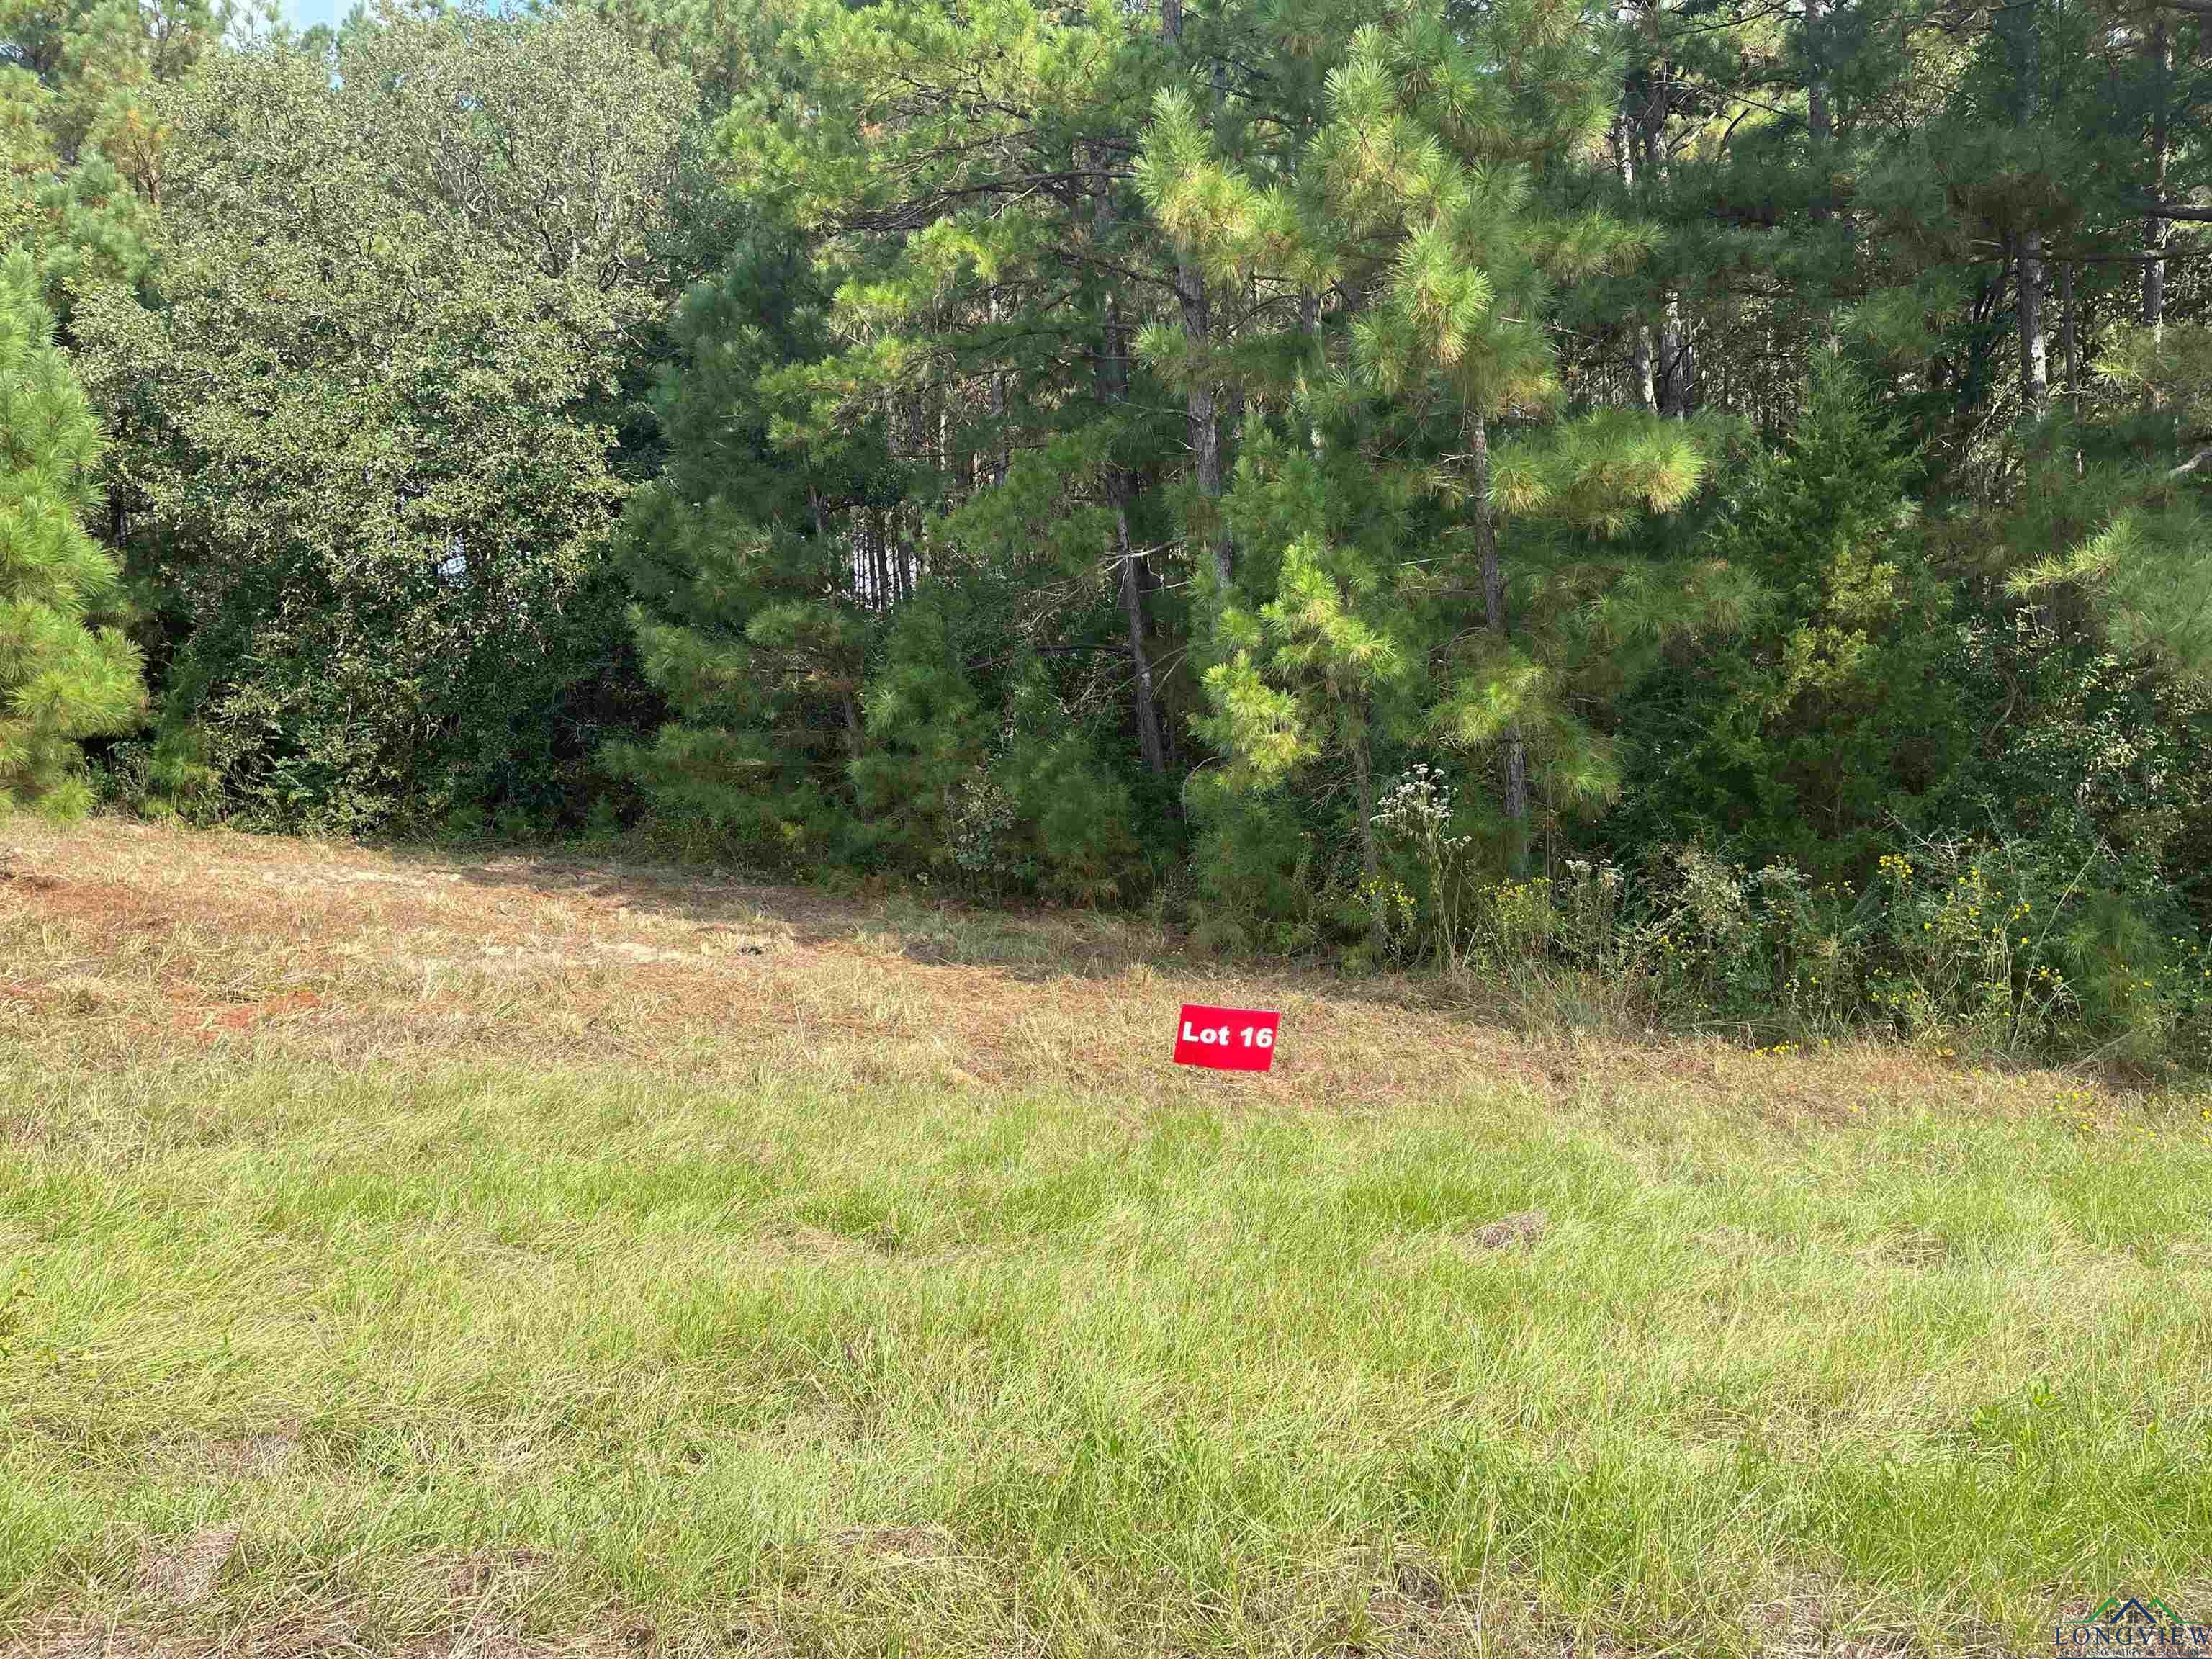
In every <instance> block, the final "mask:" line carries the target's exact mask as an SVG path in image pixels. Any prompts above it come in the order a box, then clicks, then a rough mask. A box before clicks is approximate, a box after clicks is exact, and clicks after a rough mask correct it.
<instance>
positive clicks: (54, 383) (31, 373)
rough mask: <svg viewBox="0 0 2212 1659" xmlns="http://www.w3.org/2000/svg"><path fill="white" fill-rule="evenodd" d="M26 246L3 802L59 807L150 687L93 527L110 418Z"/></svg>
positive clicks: (6, 340)
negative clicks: (78, 368)
mask: <svg viewBox="0 0 2212 1659" xmlns="http://www.w3.org/2000/svg"><path fill="white" fill-rule="evenodd" d="M52 330H53V323H52V317H51V316H50V315H49V314H48V313H47V311H46V306H45V304H44V303H43V302H42V301H41V300H40V295H39V285H38V277H37V273H36V271H35V270H34V269H33V266H32V264H31V261H30V258H28V256H27V255H25V254H23V253H20V252H18V253H15V254H11V255H10V256H9V258H8V259H7V260H6V262H5V263H4V264H0V808H6V807H15V806H24V805H28V806H32V807H35V808H37V809H39V810H40V811H45V812H47V813H50V814H52V815H54V816H57V817H66V816H70V815H71V814H74V813H77V812H81V811H83V810H84V809H85V808H86V807H87V806H88V805H90V802H91V798H92V791H91V787H90V785H89V783H88V781H87V780H86V777H85V774H84V764H83V755H82V750H81V748H80V747H79V745H80V744H82V741H83V740H84V739H86V738H97V737H105V736H111V735H113V734H115V733H118V732H127V731H128V730H130V729H131V726H134V725H136V724H137V720H138V719H139V716H140V714H141V711H142V709H143V705H144V701H145V693H144V690H143V686H142V685H141V684H140V681H139V657H138V653H137V650H136V649H135V648H134V647H132V646H131V643H130V641H128V640H127V639H125V636H124V635H123V633H122V631H121V629H119V627H118V625H117V624H118V623H119V621H120V620H121V618H120V614H119V605H120V594H119V592H118V580H117V571H116V564H115V559H114V556H113V555H112V553H110V552H109V551H108V550H106V548H104V547H102V546H100V544H99V543H97V542H95V541H94V539H93V538H92V537H91V536H90V534H88V532H87V531H86V528H85V519H86V516H87V514H88V513H89V512H90V511H91V509H92V507H93V506H94V502H95V501H96V499H97V491H96V490H95V489H94V482H93V480H94V464H95V463H96V461H97V459H98V458H99V453H100V426H99V422H98V421H97V420H96V419H95V418H94V415H93V411H92V409H91V407H90V405H89V404H88V403H87V401H86V399H85V395H84V391H83V388H82V386H79V385H78V383H77V378H76V374H75V373H74V371H73V370H72V369H71V368H70V364H69V362H68V361H67V360H66V359H65V358H64V356H62V354H61V352H60V350H59V349H58V348H57V347H56V346H55V344H54V342H53V338H52Z"/></svg>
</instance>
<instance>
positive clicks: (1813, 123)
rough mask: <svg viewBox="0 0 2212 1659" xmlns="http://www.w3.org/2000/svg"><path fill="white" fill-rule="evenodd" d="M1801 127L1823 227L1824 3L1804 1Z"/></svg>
mask: <svg viewBox="0 0 2212 1659" xmlns="http://www.w3.org/2000/svg"><path fill="white" fill-rule="evenodd" d="M1805 128H1806V134H1807V136H1808V137H1809V138H1811V140H1812V148H1813V167H1814V174H1815V177H1814V186H1813V204H1812V212H1813V222H1814V224H1816V225H1824V224H1826V223H1827V222H1828V220H1829V217H1830V216H1831V214H1832V211H1833V204H1832V203H1830V201H1829V200H1828V182H1829V177H1830V169H1829V166H1828V146H1829V142H1830V140H1831V139H1832V138H1833V137H1834V136H1835V127H1834V122H1833V118H1832V116H1831V115H1830V113H1829V109H1828V19H1827V5H1826V0H1805Z"/></svg>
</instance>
